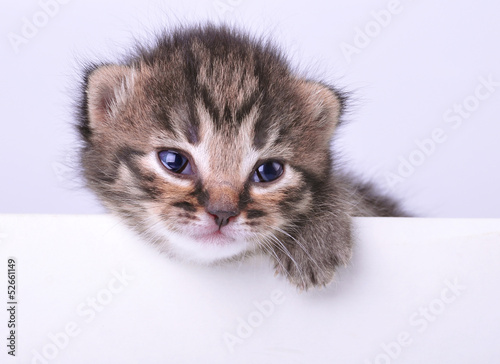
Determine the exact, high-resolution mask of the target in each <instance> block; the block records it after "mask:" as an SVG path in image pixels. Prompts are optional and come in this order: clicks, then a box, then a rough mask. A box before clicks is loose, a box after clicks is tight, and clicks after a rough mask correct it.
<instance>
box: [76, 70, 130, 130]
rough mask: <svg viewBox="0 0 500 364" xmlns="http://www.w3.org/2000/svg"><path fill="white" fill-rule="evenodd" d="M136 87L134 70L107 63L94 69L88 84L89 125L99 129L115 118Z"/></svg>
mask: <svg viewBox="0 0 500 364" xmlns="http://www.w3.org/2000/svg"><path fill="white" fill-rule="evenodd" d="M133 87H134V70H133V69H132V68H129V67H126V66H119V65H105V66H101V67H99V68H97V69H95V70H93V71H92V72H91V73H90V75H89V76H88V81H87V85H86V93H87V110H88V116H89V126H90V128H91V129H98V128H99V127H101V126H102V125H103V124H107V123H109V122H110V121H111V119H113V117H114V115H115V114H116V112H117V111H118V110H119V109H120V106H121V105H123V103H125V101H126V99H127V96H128V95H130V93H131V92H132V89H133Z"/></svg>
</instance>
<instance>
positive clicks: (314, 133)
mask: <svg viewBox="0 0 500 364" xmlns="http://www.w3.org/2000/svg"><path fill="white" fill-rule="evenodd" d="M84 91H85V92H84V97H83V99H82V104H81V117H80V119H81V124H80V131H81V134H82V136H83V140H84V143H85V147H84V149H83V151H82V164H83V168H84V173H85V177H86V179H87V182H88V185H89V187H90V188H92V189H93V190H94V191H95V192H96V193H97V195H98V196H99V197H100V199H101V200H102V202H103V203H104V204H105V206H106V207H107V208H108V209H110V210H111V211H113V212H114V213H116V214H118V215H119V216H121V217H122V218H123V219H124V220H125V221H126V222H127V223H128V224H129V225H130V226H132V227H133V228H134V229H136V230H137V231H139V232H140V233H141V234H143V235H144V236H145V237H146V238H147V239H149V240H151V241H154V242H156V243H158V244H159V245H161V246H162V247H163V248H164V249H165V250H167V251H168V252H169V253H170V254H171V255H172V256H178V257H181V258H184V259H190V260H195V261H203V262H212V261H217V260H222V259H227V258H231V257H235V256H239V255H241V254H243V253H245V252H247V251H250V250H253V249H255V248H257V247H259V246H260V247H262V246H265V245H266V244H274V243H275V237H276V236H277V235H281V234H293V229H294V228H298V227H300V224H302V223H304V221H307V218H308V216H310V215H311V214H312V211H313V210H314V209H315V206H317V205H318V203H321V202H322V200H323V199H324V198H325V192H324V187H323V186H324V185H327V184H329V180H330V177H331V157H330V151H329V144H330V143H329V142H330V139H331V136H332V133H333V131H334V129H335V127H336V124H337V122H338V119H339V115H340V112H341V102H340V98H339V97H338V95H337V94H336V93H335V92H334V91H333V90H331V89H330V88H328V87H325V86H323V85H321V84H318V83H314V82H311V81H307V80H304V79H301V78H299V77H297V76H296V75H294V74H293V73H292V72H291V70H290V69H289V67H288V65H287V64H286V62H285V60H284V59H283V58H282V57H281V56H280V55H279V53H278V52H277V51H276V50H275V49H274V48H273V47H272V46H270V45H268V44H261V43H259V42H257V41H255V40H252V39H251V38H249V37H248V36H245V35H242V34H240V33H237V32H235V31H233V30H229V29H226V28H218V27H210V26H209V27H204V28H193V29H188V30H178V31H177V32H174V33H173V34H171V35H165V36H162V37H161V38H160V39H159V40H158V42H157V44H156V45H155V46H154V47H152V48H151V49H147V50H146V49H142V50H140V51H139V52H138V53H137V54H136V55H135V56H133V57H131V58H130V59H129V60H128V61H126V62H123V63H122V64H119V65H117V64H106V65H100V66H95V67H92V68H91V69H90V70H89V72H88V74H87V76H86V78H85V90H84Z"/></svg>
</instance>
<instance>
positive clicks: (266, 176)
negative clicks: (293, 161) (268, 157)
mask: <svg viewBox="0 0 500 364" xmlns="http://www.w3.org/2000/svg"><path fill="white" fill-rule="evenodd" d="M282 174H283V164H281V163H280V162H275V161H268V162H265V163H262V164H261V165H260V166H259V167H258V168H257V169H256V170H255V172H254V174H253V175H252V181H254V182H271V181H274V180H275V179H277V178H278V177H279V176H281V175H282Z"/></svg>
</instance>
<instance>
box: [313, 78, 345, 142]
mask: <svg viewBox="0 0 500 364" xmlns="http://www.w3.org/2000/svg"><path fill="white" fill-rule="evenodd" d="M304 90H305V92H306V94H307V100H308V104H309V106H310V108H311V109H310V112H311V114H312V116H313V117H312V120H314V123H315V124H316V127H319V129H320V131H321V133H324V136H325V137H326V138H327V139H328V140H330V138H331V137H332V134H333V132H334V131H335V129H336V127H337V125H338V124H339V122H340V116H341V115H342V111H343V107H344V97H343V96H342V95H341V94H340V93H339V92H338V91H336V90H334V89H333V88H331V87H329V86H326V85H323V84H322V83H319V82H313V81H305V82H304Z"/></svg>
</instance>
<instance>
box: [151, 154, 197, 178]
mask: <svg viewBox="0 0 500 364" xmlns="http://www.w3.org/2000/svg"><path fill="white" fill-rule="evenodd" d="M158 157H160V161H161V162H162V163H163V165H164V166H165V168H167V169H168V170H169V171H172V172H174V173H179V174H193V170H192V169H191V164H190V163H189V159H187V158H186V157H185V156H184V155H182V154H181V153H179V152H175V151H173V150H162V151H161V152H159V153H158Z"/></svg>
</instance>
